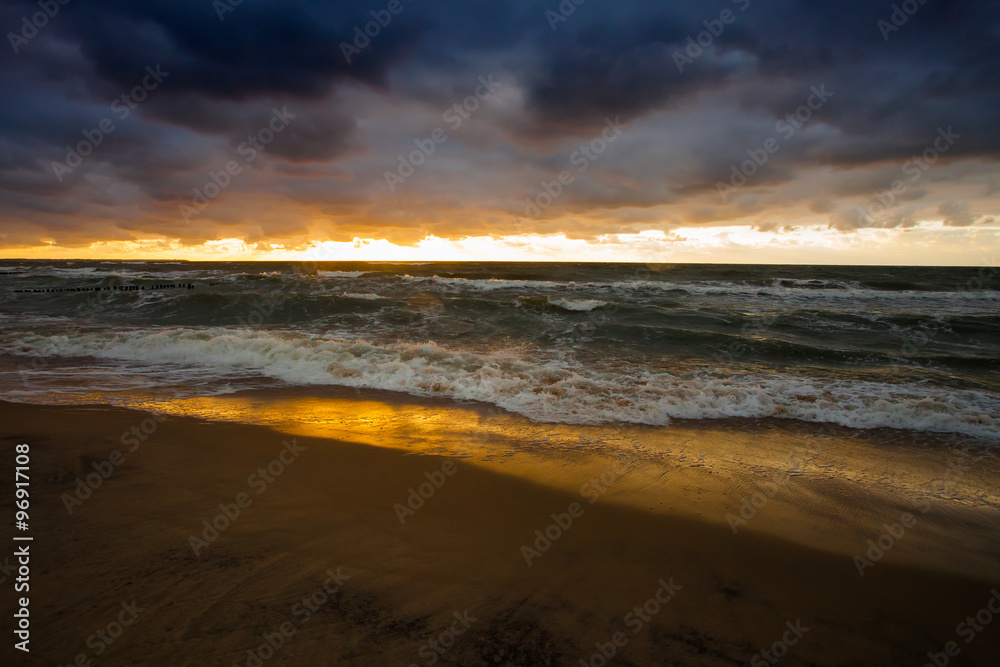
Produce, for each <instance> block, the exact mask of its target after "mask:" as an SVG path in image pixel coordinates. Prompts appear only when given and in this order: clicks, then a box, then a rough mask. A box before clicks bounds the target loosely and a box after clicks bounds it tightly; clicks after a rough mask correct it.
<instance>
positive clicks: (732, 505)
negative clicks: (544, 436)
mask: <svg viewBox="0 0 1000 667" xmlns="http://www.w3.org/2000/svg"><path fill="white" fill-rule="evenodd" d="M381 398H382V397H379V396H370V397H366V398H364V399H362V398H357V397H355V398H349V397H344V396H341V397H337V398H329V399H328V400H327V401H326V405H327V406H328V407H329V406H332V405H334V404H336V405H338V406H339V409H340V410H341V411H343V412H344V413H353V414H355V415H364V414H366V412H365V411H366V410H368V411H369V412H368V414H377V413H374V412H373V411H372V408H371V406H372V405H373V404H378V403H379V401H380V399H381ZM220 400H221V399H220ZM288 400H289V401H291V400H292V399H288ZM241 401H243V402H244V403H245V402H246V400H245V399H240V398H238V397H237V398H235V399H230V404H234V405H235V404H239V403H240V402H241ZM275 404H276V406H278V407H276V408H275V409H276V410H279V411H280V410H282V409H284V410H287V405H286V406H285V407H284V408H281V407H280V406H281V402H280V401H277V402H276V403H275ZM384 405H385V404H384ZM186 407H190V406H184V405H183V404H180V405H178V406H175V409H177V410H182V409H186ZM300 408H301V410H302V412H300V413H299V416H301V415H302V414H306V412H307V411H306V410H305V408H304V407H302V406H300ZM390 408H391V410H390V411H391V412H392V413H393V414H394V415H396V419H397V421H396V422H392V421H390V420H382V421H381V422H379V420H378V419H374V422H376V423H382V425H383V426H384V427H385V428H383V429H381V435H380V436H379V437H378V438H376V439H381V442H376V443H368V442H366V440H369V439H371V438H370V437H369V436H372V434H373V433H374V431H372V432H369V433H367V434H365V433H364V432H360V436H359V438H358V440H359V442H348V441H346V440H345V439H334V438H324V437H318V436H317V435H309V434H306V433H302V432H298V433H296V432H291V431H293V430H294V429H281V428H280V427H271V428H268V427H263V426H254V425H242V424H236V423H223V422H218V421H217V422H208V421H203V420H198V419H195V418H191V417H182V416H178V415H171V414H169V413H168V412H164V411H162V410H161V411H158V412H157V413H153V412H144V411H133V410H123V409H118V408H110V407H104V406H69V407H58V406H37V405H16V404H9V403H4V404H0V424H2V431H0V436H2V442H3V449H4V456H5V463H4V465H5V466H8V471H9V470H10V469H11V468H12V466H13V463H12V461H13V456H14V446H15V445H16V444H19V443H28V444H29V445H30V451H31V487H30V488H31V499H32V503H31V508H32V511H31V534H32V535H33V536H34V541H33V542H32V544H31V576H32V579H31V607H30V608H31V619H32V621H31V642H30V648H31V658H32V664H41V663H43V662H44V663H45V664H57V665H72V664H80V665H83V664H101V665H146V664H157V663H169V664H184V665H251V666H252V665H259V664H281V665H303V664H316V665H334V664H337V665H372V664H385V665H404V666H406V665H429V664H456V665H574V666H575V665H581V664H583V665H587V664H590V665H602V664H605V661H606V659H607V657H610V658H611V661H613V662H614V664H623V665H726V664H747V663H750V664H754V665H759V664H777V663H778V662H780V664H787V665H800V664H801V665H808V664H814V665H843V664H866V665H894V664H914V665H920V664H924V663H926V662H928V661H929V660H930V658H929V657H928V655H927V654H928V652H931V653H938V652H942V653H941V655H942V656H944V657H948V656H947V655H946V654H945V653H943V652H944V651H946V646H950V647H954V648H955V649H957V650H958V652H959V653H958V657H951V658H949V659H950V660H951V661H952V663H951V664H977V665H988V664H992V662H991V660H992V659H995V656H996V655H997V654H998V651H1000V625H989V624H986V625H984V626H982V630H981V631H972V630H970V627H971V626H960V624H962V623H963V622H964V621H965V620H966V619H967V617H973V623H975V622H976V621H975V616H976V614H977V613H978V612H980V610H983V609H987V610H988V604H989V603H990V601H991V599H996V600H997V601H996V602H994V603H993V604H994V606H995V607H996V606H998V605H1000V598H994V596H995V587H996V586H997V585H998V583H1000V553H998V544H997V542H996V540H995V535H996V530H997V526H998V525H1000V521H998V518H1000V513H998V512H997V509H996V502H995V501H996V495H995V494H996V489H997V484H996V482H997V479H998V476H997V469H996V461H995V459H994V458H992V457H986V456H980V460H978V461H976V459H975V457H976V456H977V452H976V450H974V449H973V450H966V455H967V457H968V458H967V459H964V462H963V463H960V464H958V465H952V468H953V469H954V470H964V472H962V474H961V477H960V479H959V478H957V477H956V478H955V482H956V484H955V485H954V486H953V488H952V490H951V491H950V492H949V495H950V496H951V497H952V498H953V499H950V498H949V497H947V496H946V494H944V493H942V494H939V496H940V497H936V498H932V499H931V498H928V497H925V499H924V500H923V501H922V502H923V504H921V502H920V501H919V499H917V500H914V501H912V502H909V506H908V505H907V503H908V501H907V500H906V492H905V491H903V490H901V489H900V488H896V486H894V484H890V483H889V482H893V483H895V484H897V486H898V485H905V483H906V482H905V480H910V482H911V483H912V482H913V480H917V479H919V480H923V479H924V478H925V477H927V478H930V479H933V478H935V477H936V478H937V479H938V481H939V482H940V480H941V479H944V478H945V476H946V470H947V465H948V461H947V460H946V457H945V456H944V455H943V454H942V453H940V452H939V451H937V450H931V449H921V448H920V447H919V445H918V444H911V445H908V446H906V447H905V448H904V449H905V451H894V449H893V448H892V447H883V448H882V450H881V451H879V452H874V453H872V452H871V451H870V448H868V447H860V446H858V443H857V441H856V440H854V441H853V442H852V437H853V438H856V437H857V434H856V433H855V434H851V433H850V432H848V431H847V430H846V429H844V430H843V431H844V432H845V433H840V434H836V433H833V434H831V433H826V434H822V436H817V435H816V434H815V433H813V434H811V436H810V438H806V440H810V441H815V440H817V438H819V437H822V439H823V443H824V444H823V447H822V450H823V453H822V454H820V455H818V456H819V457H820V458H816V459H815V460H814V461H811V462H810V461H807V460H806V459H803V461H804V463H802V464H801V465H798V466H797V468H796V467H795V466H793V471H794V473H795V476H794V477H793V478H792V479H791V480H783V479H781V478H775V477H774V476H773V474H772V473H771V472H764V471H767V470H772V469H775V468H776V466H775V464H774V461H773V460H769V459H768V457H771V458H772V459H773V458H774V457H775V456H777V455H776V454H775V452H779V451H781V449H782V448H781V447H772V448H770V451H769V452H768V453H767V454H766V455H765V454H764V453H761V455H760V457H759V460H760V462H761V467H760V468H758V469H757V470H758V472H754V470H751V469H750V468H753V466H749V467H748V466H742V471H738V470H736V469H730V468H727V467H726V465H724V461H721V460H720V459H721V457H715V456H713V452H717V451H721V449H725V451H728V452H730V453H731V454H732V456H734V457H735V458H740V457H741V456H743V453H741V452H740V451H738V450H734V449H733V448H734V444H733V443H734V442H736V441H740V438H742V439H743V441H746V440H747V439H748V438H749V439H751V440H752V439H753V438H758V439H760V438H767V439H768V440H769V441H770V442H772V443H773V442H775V441H776V440H782V439H784V440H785V441H787V442H788V443H789V445H788V446H789V448H791V449H795V448H796V446H797V445H796V444H795V442H796V437H799V438H802V437H803V432H801V429H800V432H799V434H798V436H797V435H796V430H795V428H794V427H789V428H788V429H784V430H782V431H781V432H777V431H775V430H774V429H773V428H768V427H765V426H758V427H757V429H756V431H757V432H756V433H754V429H753V428H750V427H749V426H748V425H746V424H744V425H740V426H739V427H738V428H737V426H738V425H731V426H728V427H727V426H724V425H723V426H720V427H719V428H718V429H716V430H705V429H704V428H701V429H685V428H683V427H678V428H677V429H669V430H668V431H669V432H670V433H671V436H670V437H671V438H676V441H675V442H674V444H673V446H668V445H665V444H664V443H663V442H656V441H655V439H654V438H652V436H649V437H650V441H649V443H647V444H648V447H647V448H646V449H647V452H654V453H655V452H657V451H658V452H660V453H661V454H663V453H665V452H670V453H671V455H670V456H659V457H656V456H652V455H646V456H640V455H638V454H636V455H633V456H622V455H621V454H620V453H616V454H615V455H614V456H612V455H611V454H610V453H606V454H603V455H602V454H601V453H600V451H599V449H593V450H583V451H577V450H566V449H562V450H559V449H558V448H556V449H553V450H552V451H551V452H550V453H549V454H548V455H546V456H542V455H540V454H534V455H528V454H524V453H522V454H518V453H516V452H514V453H512V454H511V455H510V456H508V457H505V458H503V459H502V460H500V461H498V460H496V459H493V458H492V457H489V456H484V455H481V454H479V455H477V454H475V453H473V454H466V455H464V456H461V457H456V456H454V455H448V454H445V455H438V454H434V453H430V452H429V451H428V449H429V448H433V447H440V446H444V445H442V442H440V440H447V439H448V438H449V437H450V436H449V435H448V432H447V431H440V433H439V442H436V443H431V445H420V446H417V445H415V444H414V442H413V441H403V440H400V439H399V438H398V432H401V431H402V430H404V429H403V428H402V426H400V424H402V425H403V426H405V425H406V424H410V426H411V428H412V424H414V423H416V422H419V421H420V419H421V410H424V411H431V412H435V413H436V414H443V418H444V419H447V420H449V422H450V423H451V425H452V427H453V429H454V430H456V431H461V430H463V429H474V428H475V426H474V423H479V424H480V427H479V435H478V436H477V437H479V438H482V437H487V436H488V432H489V429H488V428H486V426H489V425H490V424H495V423H496V422H497V420H498V419H499V420H503V419H510V420H513V419H517V420H520V418H517V417H516V416H504V415H497V414H495V413H493V414H485V415H484V414H483V412H482V411H481V410H480V411H479V412H478V413H477V409H476V408H473V407H455V408H453V409H452V411H451V413H448V411H443V412H442V410H441V409H440V406H427V405H424V406H421V405H420V404H419V402H416V401H411V402H409V403H406V402H401V403H399V404H398V405H394V406H392V405H389V406H388V407H386V409H387V410H389V409H390ZM154 414H155V415H156V416H154ZM400 415H403V417H400ZM463 415H464V417H463ZM286 417H287V418H288V419H289V420H291V419H292V418H291V416H290V415H288V414H287V413H286ZM463 419H464V420H465V421H463ZM399 420H401V421H399ZM295 421H296V423H300V424H301V423H308V421H309V420H307V419H306V420H302V419H296V420H295ZM521 421H526V420H521ZM393 423H395V425H396V427H398V428H396V427H392V428H391V427H390V426H391V425H392V424H393ZM484 425H485V426H484ZM549 426H551V425H549ZM509 427H510V424H507V425H506V426H505V427H504V429H503V430H505V431H508V432H509V431H510V428H509ZM580 428H581V429H582V428H583V427H580ZM301 430H302V428H300V431H301ZM307 430H308V429H307ZM316 430H317V429H316V427H314V428H313V431H316ZM376 430H377V429H376ZM554 430H555V431H565V432H564V433H563V435H564V436H565V437H567V438H571V437H576V436H577V435H578V434H572V433H569V430H570V429H568V427H558V428H556V429H554ZM584 430H585V429H584ZM411 432H412V430H411ZM467 432H470V431H467ZM548 432H549V433H550V437H551V435H552V432H553V429H552V428H549V431H548ZM653 432H657V433H662V432H663V430H659V431H657V430H654V429H651V430H650V433H653ZM483 433H487V436H484V435H483ZM522 435H523V433H522ZM640 436H641V434H640ZM394 439H395V440H394ZM640 439H641V437H640ZM373 444H375V445H379V446H373ZM445 444H446V443H445ZM750 445H752V443H747V446H750ZM465 446H467V443H458V442H456V443H453V447H454V448H461V447H465ZM899 447H903V446H902V445H900V446H899ZM446 448H447V447H446ZM130 450H131V451H130ZM116 451H117V452H118V453H117V454H116V453H115V452H116ZM685 452H686V453H685ZM696 452H701V454H702V455H703V461H707V462H708V465H691V464H690V461H689V462H688V463H685V461H687V460H688V455H690V458H691V459H693V460H696V459H697V457H696V456H694V453H696ZM850 452H853V456H854V457H855V458H854V459H853V460H852V458H851V457H850V456H849V453H850ZM865 452H867V453H865ZM706 453H707V454H706ZM919 453H922V455H917V454H919ZM824 456H825V457H828V458H829V460H830V461H831V462H835V465H837V466H838V467H839V472H838V475H837V479H839V480H840V481H839V482H834V481H831V480H830V479H829V475H827V476H826V477H824V476H823V475H821V474H818V473H817V471H818V470H823V468H822V467H821V464H822V463H823V461H824V459H823V458H822V457H824ZM682 457H683V459H682ZM866 457H867V458H869V459H871V458H879V457H881V458H882V460H883V464H884V465H885V466H887V467H888V468H891V469H892V470H893V471H894V473H893V479H889V478H888V477H883V478H882V479H881V483H880V480H878V479H869V477H870V476H871V474H872V470H871V466H870V463H871V462H870V461H868V462H865V461H864V459H865V458H866ZM743 460H744V461H747V460H748V459H746V458H744V459H743ZM904 460H905V461H908V462H909V467H908V469H907V470H905V471H904V470H902V469H901V468H900V465H901V463H900V462H902V461H904ZM713 461H716V463H713ZM974 461H975V463H973V462H974ZM811 466H812V467H811ZM850 469H854V471H855V472H856V473H857V476H856V478H855V481H853V482H851V481H848V480H849V479H850V475H849V474H847V475H845V474H844V473H845V471H846V472H850ZM101 471H103V472H104V473H109V474H107V477H106V479H105V478H103V477H101V475H102V472H101ZM934 471H937V473H935V472H934ZM95 472H96V473H97V476H96V477H95V476H94V473H95ZM88 475H90V477H89V478H88ZM7 476H8V475H6V474H5V477H7ZM98 477H100V480H99V483H97V482H98ZM88 479H89V482H88ZM78 480H79V481H78ZM768 480H770V481H771V483H772V484H774V487H773V489H772V487H769V486H766V485H765V483H766V482H767V481H768ZM900 480H903V481H900ZM81 481H82V483H83V484H84V485H85V487H84V488H83V489H81V488H80V483H81ZM90 483H94V484H93V486H94V487H95V488H89V486H90ZM692 484H696V485H697V487H698V488H697V490H696V491H692V490H691V488H690V487H691V485H692ZM880 486H881V487H882V490H881V491H879V488H880ZM88 489H89V491H90V493H89V494H87V493H86V491H87V490H88ZM768 489H772V491H773V493H772V494H770V495H769V494H768V493H767V490H768ZM758 491H759V492H762V493H763V495H762V496H761V497H765V498H767V502H766V503H765V504H763V505H762V506H761V507H760V508H759V509H758V511H757V513H756V514H755V515H753V516H751V517H750V519H749V520H745V523H742V524H741V523H739V522H733V521H732V519H731V518H727V515H728V516H730V517H733V516H739V517H741V518H742V517H743V516H746V510H745V508H744V512H745V514H743V515H741V514H740V507H741V501H742V500H743V499H744V498H752V496H753V493H757V492H758ZM83 496H86V497H83ZM750 502H751V504H752V503H753V502H758V503H759V498H758V499H757V500H756V501H754V500H751V501H750ZM661 503H664V504H662V505H661ZM4 504H5V506H7V507H13V490H12V487H11V486H9V485H5V489H4ZM923 507H926V508H927V511H922V508H923ZM70 510H71V511H70ZM904 515H906V516H911V517H912V522H913V523H912V525H911V524H910V523H909V521H907V520H906V519H905V516H904ZM896 522H900V526H901V528H900V527H895V528H894V523H896ZM212 524H214V526H213V525H212ZM902 524H908V525H902ZM733 525H736V531H735V534H734V530H733V528H732V526H733ZM880 526H884V527H880ZM803 527H809V529H808V530H805V531H803ZM887 530H888V531H889V532H890V533H892V532H893V531H900V530H902V533H901V537H898V538H896V537H891V539H889V538H885V539H883V545H884V546H888V545H889V543H890V541H891V543H892V544H891V546H890V548H889V549H887V550H885V551H884V553H882V555H879V553H881V552H874V553H870V554H867V555H866V552H867V551H868V550H869V545H868V544H867V542H866V541H867V540H868V539H872V540H873V541H874V542H875V543H876V544H877V542H878V540H879V538H880V534H881V533H885V532H886V531H887ZM536 531H538V532H536ZM855 556H857V557H861V558H863V559H867V560H868V561H869V562H870V565H866V566H863V567H860V568H859V565H858V561H857V558H855ZM876 556H878V557H877V558H876ZM859 569H860V570H861V571H863V575H862V574H860V573H859ZM991 591H992V592H991ZM4 605H6V606H5V613H7V612H8V611H9V610H10V607H11V606H12V605H13V599H12V596H11V595H6V596H5V597H4ZM10 613H13V611H12V610H10ZM986 614H989V616H990V618H991V619H992V617H993V615H994V614H993V612H990V611H987V612H985V613H982V614H980V622H981V621H982V620H983V619H984V618H985V616H986ZM118 623H120V625H118ZM959 632H962V634H959ZM970 632H971V633H972V639H971V641H968V642H967V641H966V639H967V638H968V637H969V633H970ZM268 640H270V645H268V643H267V642H268ZM949 642H954V644H951V645H949ZM272 647H275V648H272ZM4 652H5V653H7V654H8V655H9V654H10V653H12V652H13V650H12V648H11V646H10V644H9V642H8V645H7V646H5V647H4ZM765 652H766V653H765ZM778 654H780V656H779V655H778ZM36 661H37V662H36ZM581 661H582V662H581ZM761 661H763V662H761Z"/></svg>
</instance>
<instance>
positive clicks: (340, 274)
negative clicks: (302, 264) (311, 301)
mask: <svg viewBox="0 0 1000 667" xmlns="http://www.w3.org/2000/svg"><path fill="white" fill-rule="evenodd" d="M366 273H369V272H368V271H317V272H316V275H318V276H320V277H321V278H360V277H361V276H363V275H365V274H366Z"/></svg>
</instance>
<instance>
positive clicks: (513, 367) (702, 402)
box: [0, 328, 1000, 440]
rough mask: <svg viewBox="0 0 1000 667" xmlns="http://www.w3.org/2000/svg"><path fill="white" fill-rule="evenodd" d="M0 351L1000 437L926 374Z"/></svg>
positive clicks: (241, 336) (521, 352)
mask: <svg viewBox="0 0 1000 667" xmlns="http://www.w3.org/2000/svg"><path fill="white" fill-rule="evenodd" d="M0 352H3V353H6V354H11V355H25V354H41V355H46V356H57V357H92V358H98V359H104V360H116V361H119V362H125V363H129V362H130V363H139V364H143V365H147V364H173V365H177V366H179V367H187V368H192V369H196V370H197V372H198V373H199V374H200V375H202V376H203V375H204V374H205V372H206V371H207V370H211V371H212V372H213V373H214V374H215V376H216V377H217V378H218V379H219V381H225V380H227V379H229V378H234V377H246V376H247V375H255V376H261V377H267V378H272V379H276V380H281V381H284V382H288V383H292V384H299V385H343V386H351V387H362V388H370V389H384V390H392V391H399V392H405V393H408V394H412V395H417V396H438V397H447V398H452V399H456V400H473V401H482V402H487V403H492V404H494V405H497V406H499V407H502V408H504V409H507V410H510V411H512V412H516V413H519V414H522V415H524V416H527V417H529V418H531V419H535V420H537V421H542V422H562V423H570V424H600V423H614V422H621V423H633V424H648V425H657V426H662V425H666V424H668V423H669V422H670V420H671V419H721V418H729V417H750V418H766V417H770V418H783V419H797V420H803V421H810V422H828V423H834V424H840V425H842V426H848V427H853V428H865V429H867V428H895V429H909V430H916V431H928V432H936V433H956V434H964V435H969V436H974V437H979V438H983V439H990V440H1000V396H998V395H996V394H993V393H988V392H982V391H973V390H955V389H951V388H947V387H934V386H930V385H926V384H892V383H885V382H873V381H856V380H830V379H821V378H814V377H805V376H799V375H794V374H790V373H785V374H779V373H774V374H731V375H726V374H723V373H720V372H699V373H686V374H672V373H669V372H664V371H649V370H644V371H639V372H636V371H635V370H634V369H621V368H620V367H619V366H615V365H609V366H607V367H596V366H587V365H585V364H583V363H581V362H579V361H577V360H576V359H575V358H574V357H573V356H572V355H565V354H554V353H551V352H548V353H547V352H544V351H542V350H533V349H527V348H525V347H518V348H509V349H499V350H470V349H450V348H448V347H445V346H442V345H438V344H434V343H425V344H402V343H399V344H376V343H371V342H367V341H365V340H353V341H351V340H337V339H331V338H323V337H316V336H312V337H309V336H301V335H298V334H293V333H278V332H263V331H251V330H238V329H224V328H213V329H204V328H199V329H191V328H174V329H159V330H148V329H145V330H136V331H124V332H118V333H111V332H107V333H82V334H72V335H51V336H47V335H41V334H38V333H24V332H22V333H19V334H11V335H7V336H5V337H4V338H3V339H2V340H0Z"/></svg>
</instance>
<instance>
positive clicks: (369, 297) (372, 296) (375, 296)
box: [341, 293, 386, 301]
mask: <svg viewBox="0 0 1000 667" xmlns="http://www.w3.org/2000/svg"><path fill="white" fill-rule="evenodd" d="M341 296H342V297H343V298H344V299H363V300H365V301H381V300H383V299H385V298H386V297H384V296H379V295H378V294H349V293H344V294H342V295H341Z"/></svg>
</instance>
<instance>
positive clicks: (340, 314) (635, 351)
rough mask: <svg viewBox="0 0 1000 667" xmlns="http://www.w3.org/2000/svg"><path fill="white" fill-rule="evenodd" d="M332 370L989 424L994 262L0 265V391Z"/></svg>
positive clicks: (756, 414) (994, 420)
mask: <svg viewBox="0 0 1000 667" xmlns="http://www.w3.org/2000/svg"><path fill="white" fill-rule="evenodd" d="M331 386H339V387H345V388H353V389H354V390H355V391H369V390H381V391H382V392H398V393H400V394H405V395H409V396H418V397H433V398H435V399H441V400H445V401H453V402H456V403H463V404H465V403H481V404H488V405H490V406H493V407H494V408H496V409H500V410H504V411H508V412H511V413H516V414H518V415H521V416H523V417H525V418H527V419H529V420H532V421H535V422H542V423H558V424H577V425H596V424H635V425H646V426H651V427H662V428H670V426H671V424H676V423H678V422H685V423H687V422H689V421H693V420H705V421H710V420H720V419H731V418H749V419H761V420H798V421H800V422H814V423H826V424H836V425H839V426H842V427H849V428H851V429H894V430H899V431H909V432H922V433H936V434H946V435H952V436H957V437H963V438H972V439H974V440H976V441H979V442H983V443H988V444H994V443H997V442H1000V276H998V275H997V269H994V268H991V267H985V268H984V267H967V268H962V267H956V268H928V267H923V268H919V267H918V268H914V267H850V266H763V265H704V264H583V263H508V262H496V263H494V262H484V263H444V262H440V263H438V262H435V263H388V262H386V263H378V262H312V263H310V262H306V263H297V262H179V261H174V262H167V261H162V262H160V261H148V262H140V261H13V260H7V261H3V262H0V399H2V400H6V401H13V402H28V403H66V402H80V403H94V402H100V403H111V404H117V405H125V406H128V405H129V404H130V401H134V400H137V399H136V397H142V400H143V401H144V402H146V403H148V401H149V400H150V398H152V399H154V400H165V401H169V400H176V399H180V398H190V397H204V396H219V395H225V394H232V393H236V392H260V391H272V390H274V389H276V388H287V387H295V388H297V389H298V390H299V391H302V392H306V393H308V392H310V391H316V392H319V391H321V390H322V389H323V388H329V387H331Z"/></svg>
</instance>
